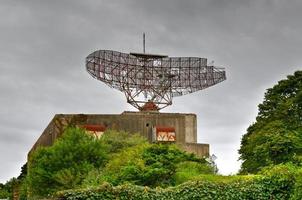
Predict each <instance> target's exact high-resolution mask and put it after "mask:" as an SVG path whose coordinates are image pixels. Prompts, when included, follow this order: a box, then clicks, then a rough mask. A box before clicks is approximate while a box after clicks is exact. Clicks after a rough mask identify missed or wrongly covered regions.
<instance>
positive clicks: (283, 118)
mask: <svg viewBox="0 0 302 200" xmlns="http://www.w3.org/2000/svg"><path fill="white" fill-rule="evenodd" d="M258 107H259V113H258V116H257V118H256V122H255V123H254V124H252V125H251V126H250V127H249V128H248V129H247V133H246V134H245V135H244V136H243V138H242V140H241V147H240V150H239V153H240V159H241V160H242V161H243V162H242V166H241V173H256V172H258V171H260V170H261V169H262V168H263V167H265V166H269V165H276V164H280V163H286V162H295V163H297V164H300V163H301V155H302V71H297V72H295V73H294V75H291V76H288V77H287V79H285V80H281V81H279V82H278V84H277V85H275V86H274V87H273V88H270V89H268V90H267V92H266V93H265V98H264V101H263V103H262V104H260V105H259V106H258Z"/></svg>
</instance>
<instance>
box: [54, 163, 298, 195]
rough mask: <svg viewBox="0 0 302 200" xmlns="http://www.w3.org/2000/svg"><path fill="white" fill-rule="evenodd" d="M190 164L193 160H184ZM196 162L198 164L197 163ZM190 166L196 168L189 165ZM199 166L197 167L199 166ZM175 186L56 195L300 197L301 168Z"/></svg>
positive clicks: (281, 167) (272, 169)
mask: <svg viewBox="0 0 302 200" xmlns="http://www.w3.org/2000/svg"><path fill="white" fill-rule="evenodd" d="M181 165H182V166H189V165H191V164H189V165H188V164H187V163H186V164H181ZM194 165H195V164H194ZM190 168H193V169H194V168H196V166H195V167H192V166H191V167H190ZM197 168H198V167H197ZM194 178H197V179H196V180H195V181H188V182H185V183H183V184H181V185H178V186H176V187H168V188H159V187H157V188H149V187H142V186H137V185H130V184H126V185H120V186H112V185H111V184H109V183H104V184H102V185H101V186H99V187H94V188H89V189H81V190H69V191H62V192H59V193H57V196H56V198H58V199H66V200H76V199H90V200H94V199H104V200H106V199H108V200H109V199H142V200H143V199H146V200H147V199H156V200H159V199H161V200H166V199H180V200H182V199H183V200H189V199H209V200H210V199H211V200H212V199H213V200H215V199H221V200H228V199H229V200H237V199H240V200H253V199H254V200H261V199H263V200H268V199H274V200H279V199H280V200H286V199H290V200H301V199H302V169H301V168H299V167H297V166H296V165H293V164H290V163H288V164H280V165H276V166H272V167H266V168H265V169H263V170H262V171H261V172H260V173H259V175H249V176H242V175H240V176H217V175H212V174H208V175H199V176H196V177H194Z"/></svg>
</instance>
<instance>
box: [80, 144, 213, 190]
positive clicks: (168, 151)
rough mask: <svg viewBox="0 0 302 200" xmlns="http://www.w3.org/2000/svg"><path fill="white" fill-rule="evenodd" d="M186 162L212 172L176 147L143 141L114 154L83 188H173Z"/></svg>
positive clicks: (200, 172)
mask: <svg viewBox="0 0 302 200" xmlns="http://www.w3.org/2000/svg"><path fill="white" fill-rule="evenodd" d="M187 161H190V162H192V163H196V165H199V166H200V168H203V169H207V170H208V171H207V172H209V171H210V172H212V173H213V169H212V168H211V167H210V166H209V165H208V164H206V163H205V160H204V159H200V158H197V157H195V156H194V155H193V154H188V153H186V152H184V151H182V150H180V149H179V148H178V147H177V146H175V145H161V144H148V143H147V142H145V143H141V144H140V145H136V146H134V147H130V148H127V149H125V150H124V151H122V152H120V153H117V154H115V155H113V156H112V159H111V160H109V162H108V163H107V164H106V166H105V167H104V169H103V170H101V171H99V173H94V175H92V176H88V177H87V179H86V180H85V181H84V183H85V184H84V185H85V186H91V185H100V184H101V183H103V182H105V181H106V182H109V183H111V184H113V185H120V184H125V183H131V184H135V185H141V186H150V187H156V186H162V187H166V186H172V185H175V184H176V182H175V180H176V179H175V173H176V169H177V165H178V164H180V163H183V162H187ZM188 173H189V172H188ZM202 173H204V171H203V170H200V171H198V174H202ZM196 174H197V172H196Z"/></svg>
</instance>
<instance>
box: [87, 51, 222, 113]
mask: <svg viewBox="0 0 302 200" xmlns="http://www.w3.org/2000/svg"><path fill="white" fill-rule="evenodd" d="M86 69H87V71H88V73H89V74H90V75H91V76H92V77H94V78H96V79H98V80H100V81H102V82H104V83H105V84H107V85H108V86H110V87H112V88H115V89H118V90H120V91H121V92H123V93H124V94H125V95H126V98H127V102H128V103H130V104H131V105H132V106H134V107H135V108H137V109H139V110H141V111H143V110H157V111H158V110H160V109H162V108H165V107H167V106H169V105H171V104H172V98H173V97H177V96H182V95H186V94H189V93H193V92H196V91H198V90H203V89H205V88H208V87H210V86H212V85H215V84H217V83H220V82H222V81H224V80H226V74H225V70H224V68H221V67H214V66H212V65H207V59H206V58H197V57H168V56H165V55H154V54H145V53H130V54H127V53H121V52H117V51H111V50H99V51H95V52H93V53H91V54H89V55H88V56H87V57H86Z"/></svg>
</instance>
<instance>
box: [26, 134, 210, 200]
mask: <svg viewBox="0 0 302 200" xmlns="http://www.w3.org/2000/svg"><path fill="white" fill-rule="evenodd" d="M186 162H191V166H193V163H195V165H194V166H195V169H196V170H195V171H194V173H195V174H202V173H204V172H205V171H206V172H207V173H209V172H213V169H211V167H209V165H208V164H207V163H206V161H205V160H204V159H201V158H197V157H196V156H195V155H194V154H189V153H186V152H184V151H182V150H180V149H179V147H177V146H176V145H163V144H149V143H148V142H147V141H146V140H145V139H144V138H142V137H141V136H139V135H136V134H128V133H126V132H116V131H112V130H111V131H110V130H109V131H107V132H105V133H104V135H103V136H102V137H101V138H100V139H97V138H94V137H93V136H91V135H89V134H87V133H86V132H85V131H84V130H82V129H78V128H68V129H66V130H65V132H64V134H63V135H62V137H61V138H59V139H58V140H57V141H56V142H55V143H54V145H53V146H51V147H41V148H38V149H37V150H36V151H35V152H34V153H33V154H32V155H31V156H30V160H29V163H28V175H27V178H26V182H24V185H23V188H24V190H27V189H28V191H29V192H30V195H31V196H32V197H37V198H40V197H46V196H49V195H51V194H53V193H54V192H56V191H59V190H65V189H73V188H80V187H91V186H99V185H101V184H102V183H104V182H109V183H111V184H113V185H120V184H127V183H131V184H136V185H141V186H150V187H157V186H162V187H166V186H173V185H175V184H176V176H175V173H176V170H177V169H178V170H179V169H180V168H181V166H184V165H181V163H186ZM187 165H190V164H188V163H187ZM183 173H184V172H183ZM186 173H190V172H189V171H187V172H186ZM25 183H26V184H25Z"/></svg>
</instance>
